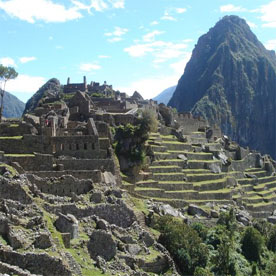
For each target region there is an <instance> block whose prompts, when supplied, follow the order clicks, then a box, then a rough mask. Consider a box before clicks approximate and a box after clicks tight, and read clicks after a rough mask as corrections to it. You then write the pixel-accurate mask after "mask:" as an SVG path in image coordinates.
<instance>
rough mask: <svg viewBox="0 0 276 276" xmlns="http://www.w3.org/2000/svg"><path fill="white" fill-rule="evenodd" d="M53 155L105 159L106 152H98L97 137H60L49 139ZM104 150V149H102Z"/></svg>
mask: <svg viewBox="0 0 276 276" xmlns="http://www.w3.org/2000/svg"><path fill="white" fill-rule="evenodd" d="M51 142H52V146H53V152H54V153H55V155H57V156H59V155H66V156H73V157H77V158H86V159H88V158H105V157H106V156H107V154H106V151H100V144H99V139H98V136H93V135H80V136H60V137H52V138H51ZM104 149H105V148H104Z"/></svg>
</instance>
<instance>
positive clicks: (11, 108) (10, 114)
mask: <svg viewBox="0 0 276 276" xmlns="http://www.w3.org/2000/svg"><path fill="white" fill-rule="evenodd" d="M24 108H25V104H24V103H23V102H21V101H20V100H19V99H18V98H17V97H15V96H14V95H12V94H11V93H9V92H5V96H4V108H3V116H4V117H5V118H19V117H21V116H22V113H23V110H24Z"/></svg>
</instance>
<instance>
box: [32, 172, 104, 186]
mask: <svg viewBox="0 0 276 276" xmlns="http://www.w3.org/2000/svg"><path fill="white" fill-rule="evenodd" d="M29 173H30V174H34V175H37V176H39V177H49V175H50V176H51V177H62V176H63V175H72V176H73V177H75V178H78V179H91V180H92V181H93V182H94V183H100V182H101V172H100V171H99V170H69V171H64V170H63V171H29Z"/></svg>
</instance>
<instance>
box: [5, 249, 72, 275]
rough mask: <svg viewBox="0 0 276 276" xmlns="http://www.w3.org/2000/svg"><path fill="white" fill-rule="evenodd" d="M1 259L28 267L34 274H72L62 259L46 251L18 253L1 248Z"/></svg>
mask: <svg viewBox="0 0 276 276" xmlns="http://www.w3.org/2000/svg"><path fill="white" fill-rule="evenodd" d="M0 261H2V262H4V263H8V264H10V265H14V266H17V267H20V268H21V269H26V270H28V271H30V272H31V273H34V274H40V275H51V276H71V275H72V273H71V271H70V270H69V269H68V268H67V267H66V265H65V264H64V263H63V262H62V260H61V259H58V258H56V257H51V256H50V255H48V254H45V253H40V254H38V253H26V254H22V253H18V252H16V251H11V250H5V249H4V248H0Z"/></svg>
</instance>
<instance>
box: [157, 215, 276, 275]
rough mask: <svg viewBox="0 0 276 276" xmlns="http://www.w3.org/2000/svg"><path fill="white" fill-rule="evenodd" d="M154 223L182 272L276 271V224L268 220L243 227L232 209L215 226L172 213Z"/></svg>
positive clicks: (218, 273)
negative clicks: (186, 221)
mask: <svg viewBox="0 0 276 276" xmlns="http://www.w3.org/2000/svg"><path fill="white" fill-rule="evenodd" d="M153 227H154V228H155V229H156V230H158V231H159V232H160V237H159V242H160V243H162V244H163V245H164V246H165V247H166V248H167V249H168V250H169V252H170V254H171V255H172V257H173V259H174V261H175V263H176V265H177V267H178V269H179V270H180V272H181V274H182V275H195V276H203V275H204V276H205V275H206V276H222V275H223V276H228V275H231V276H250V275H251V276H253V275H256V276H257V275H258V276H268V275H270V276H271V275H276V262H275V261H276V254H275V253H276V226H273V225H272V224H269V223H268V222H266V221H255V222H254V223H253V226H247V227H242V226H240V225H239V224H238V223H237V221H236V218H235V215H234V212H233V210H230V211H229V212H226V213H221V215H220V218H219V219H218V222H217V224H216V225H214V226H213V227H211V228H207V227H206V226H204V225H203V224H201V223H198V222H197V223H193V224H191V225H188V224H186V223H184V222H183V221H181V220H179V219H176V218H173V217H171V216H163V217H155V219H154V223H153Z"/></svg>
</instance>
